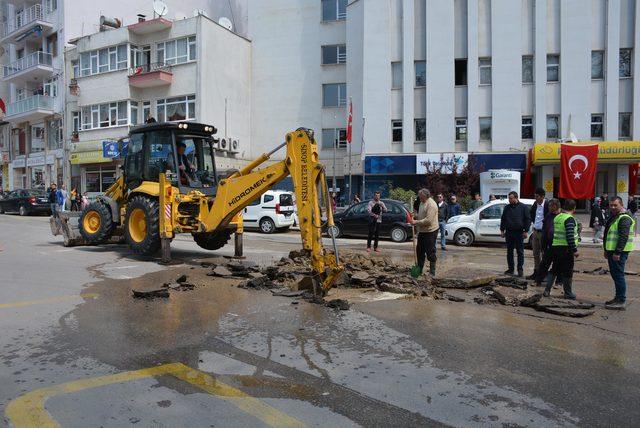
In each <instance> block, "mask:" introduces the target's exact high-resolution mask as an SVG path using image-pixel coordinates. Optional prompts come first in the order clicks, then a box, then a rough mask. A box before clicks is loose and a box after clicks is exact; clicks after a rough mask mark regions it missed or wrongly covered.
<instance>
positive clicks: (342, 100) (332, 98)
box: [322, 83, 347, 107]
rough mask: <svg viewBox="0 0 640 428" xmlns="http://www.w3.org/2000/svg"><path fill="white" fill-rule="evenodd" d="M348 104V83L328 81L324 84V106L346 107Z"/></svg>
mask: <svg viewBox="0 0 640 428" xmlns="http://www.w3.org/2000/svg"><path fill="white" fill-rule="evenodd" d="M346 105H347V84H346V83H328V84H325V85H322V107H344V106H346Z"/></svg>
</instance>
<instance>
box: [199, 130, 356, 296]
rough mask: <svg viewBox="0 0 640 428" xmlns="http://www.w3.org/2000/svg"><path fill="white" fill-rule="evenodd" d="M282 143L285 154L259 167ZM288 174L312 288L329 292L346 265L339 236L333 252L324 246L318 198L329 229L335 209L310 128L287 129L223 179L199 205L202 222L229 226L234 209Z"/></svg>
mask: <svg viewBox="0 0 640 428" xmlns="http://www.w3.org/2000/svg"><path fill="white" fill-rule="evenodd" d="M282 147H286V157H285V159H284V160H282V161H278V162H275V163H273V164H271V165H268V166H265V167H262V168H260V169H258V167H260V166H261V165H263V164H264V163H265V162H267V161H268V160H269V159H270V158H271V156H272V155H273V154H274V153H275V152H277V151H278V150H280V149H281V148H282ZM288 176H291V179H292V181H293V187H294V191H295V195H296V205H297V209H298V220H299V223H300V235H301V237H302V247H303V248H304V249H305V250H306V251H308V252H309V253H310V255H311V264H312V268H313V270H314V288H316V287H317V288H316V291H319V290H318V288H319V289H320V290H322V291H323V292H324V293H326V292H327V291H328V290H329V289H330V288H331V287H332V286H333V285H334V283H335V282H336V279H337V278H338V276H339V275H340V274H341V273H342V272H343V270H344V268H343V267H342V266H341V265H340V263H339V255H338V248H337V245H336V243H335V239H334V238H332V239H333V247H334V248H333V250H334V251H333V253H330V252H328V251H326V250H325V249H324V247H323V245H322V210H321V204H320V202H321V201H323V202H324V204H323V205H324V207H325V208H326V217H327V219H326V221H327V226H328V230H331V229H332V226H333V212H332V205H331V203H330V201H329V191H328V188H327V180H326V176H325V170H324V166H323V165H322V164H321V163H320V161H319V155H318V146H317V144H316V142H315V140H314V138H313V131H311V130H308V129H304V128H300V129H298V130H296V131H294V132H290V133H288V134H287V136H286V140H285V142H284V143H282V144H281V145H280V146H278V147H277V148H275V149H274V150H272V151H271V152H270V153H267V154H263V155H262V156H260V157H259V158H258V159H256V160H254V161H253V162H251V163H250V164H249V165H247V166H246V167H244V168H243V169H242V170H240V171H238V172H236V173H234V174H233V175H231V176H229V177H228V178H226V179H224V180H222V181H220V183H219V184H218V191H217V195H216V198H215V200H214V202H213V204H212V205H211V206H210V207H208V206H202V207H201V214H203V213H202V210H204V211H205V212H206V214H205V215H201V218H203V219H204V220H203V221H202V222H201V224H200V231H201V232H203V233H212V232H216V231H218V230H220V229H221V228H225V227H226V226H227V225H228V224H229V223H230V222H231V219H232V218H233V217H234V216H235V215H237V214H238V213H240V212H241V211H242V210H244V208H245V207H246V206H248V205H249V204H250V203H251V202H252V201H254V200H256V199H257V198H259V197H260V196H261V195H262V194H263V193H264V192H266V191H267V190H269V189H270V188H271V187H272V186H274V185H275V184H276V183H278V182H280V181H282V180H284V179H285V178H286V177H288Z"/></svg>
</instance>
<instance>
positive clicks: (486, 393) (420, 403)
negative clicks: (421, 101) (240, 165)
mask: <svg viewBox="0 0 640 428" xmlns="http://www.w3.org/2000/svg"><path fill="white" fill-rule="evenodd" d="M353 245H354V242H353V241H341V246H343V247H349V246H353ZM298 246H299V244H298V238H297V236H296V235H295V234H286V235H275V236H264V235H251V234H249V235H247V236H246V239H245V253H246V255H247V257H248V259H250V260H255V261H258V262H260V263H268V262H269V261H270V260H273V259H277V258H279V257H281V256H282V255H284V254H286V253H287V252H288V251H289V250H291V249H296V248H298ZM173 248H174V252H173V254H174V258H176V259H177V260H178V261H182V262H183V263H182V264H179V265H177V266H172V267H170V268H166V267H162V266H160V265H158V264H156V263H155V262H153V261H148V260H142V259H138V258H135V257H131V256H130V255H129V254H128V253H127V251H126V249H125V248H124V247H121V246H108V247H102V248H93V247H82V248H71V249H66V248H64V247H63V246H62V245H61V239H60V238H56V237H52V236H51V235H50V233H49V228H48V223H47V219H46V218H43V217H27V218H22V217H16V216H6V215H5V216H0V275H1V277H0V278H1V280H0V283H1V284H2V286H1V287H0V329H1V331H2V332H3V333H2V334H1V335H0V362H1V364H0V413H2V414H3V419H1V420H2V421H3V422H4V423H5V424H11V423H13V424H14V425H16V426H20V425H21V424H26V426H35V425H41V424H43V423H46V422H54V421H55V422H56V423H58V424H60V425H61V426H78V427H80V426H82V427H86V426H124V425H131V424H136V426H230V425H233V426H236V425H240V424H242V425H246V426H265V425H270V426H303V425H308V426H354V425H365V426H391V425H393V426H418V425H420V426H425V425H429V426H431V425H440V424H443V425H455V426H468V425H472V424H474V425H475V424H479V425H488V426H498V425H512V426H518V425H519V426H533V425H535V426H571V425H577V426H605V425H607V426H611V425H626V426H632V425H638V424H639V423H640V406H638V404H637V402H638V397H640V352H639V351H640V345H639V344H640V340H639V339H640V332H639V330H638V326H639V325H640V324H639V321H640V310H639V309H638V307H639V306H638V305H637V303H636V302H637V298H638V284H639V282H640V281H638V278H637V277H631V279H630V282H629V284H630V293H629V294H630V297H631V299H630V304H629V307H628V310H627V311H626V312H623V313H611V312H605V311H604V310H602V309H601V308H598V310H597V312H596V314H595V315H594V316H592V317H590V318H588V319H582V320H569V319H561V318H558V317H554V316H551V315H550V316H542V315H540V313H536V312H532V311H530V310H525V309H518V308H506V307H500V306H481V305H476V304H474V303H471V302H465V303H453V302H449V301H431V300H426V299H420V300H406V299H403V300H383V301H370V302H365V300H367V299H366V298H363V299H360V300H357V301H358V303H356V305H355V306H354V307H353V309H352V310H350V311H346V312H336V311H334V310H331V309H328V308H324V307H321V306H317V305H312V304H308V303H304V302H301V303H299V304H297V305H294V304H292V300H291V299H287V298H282V297H273V296H271V294H270V293H268V292H263V291H247V290H242V289H238V288H236V287H235V286H234V284H236V282H234V281H232V280H223V279H216V280H213V279H212V278H211V277H208V276H206V275H205V274H206V270H205V269H203V268H201V267H200V263H201V262H203V261H206V260H207V259H208V258H209V257H211V256H212V253H210V252H205V251H201V250H200V249H198V247H196V246H195V244H193V243H192V242H190V241H189V240H188V239H187V238H186V237H180V238H178V239H176V240H175V241H174V244H173ZM383 248H384V251H385V253H386V254H387V255H393V256H394V257H398V258H408V257H410V251H411V250H410V248H411V246H410V244H404V245H392V244H385V245H384V246H383ZM231 252H232V248H231V247H229V248H225V249H223V251H221V252H217V253H216V254H219V255H220V254H227V255H230V254H231ZM501 252H502V250H501V249H500V248H498V247H490V248H473V249H459V248H452V249H450V251H449V252H447V254H446V255H444V257H443V259H442V262H443V265H444V266H445V267H448V268H460V267H461V266H462V267H464V268H473V267H476V266H478V267H479V266H482V267H484V268H487V267H489V268H492V269H495V270H503V269H504V267H503V266H502V265H501V263H503V260H502V253H501ZM581 263H582V264H583V265H584V266H585V267H586V266H592V265H593V266H595V265H596V264H599V263H601V261H599V259H598V258H597V250H596V249H593V250H585V258H584V260H583V261H581ZM629 269H631V270H636V271H637V270H638V260H636V259H635V258H632V262H631V264H630V266H629ZM183 273H184V274H187V275H189V280H190V282H193V283H194V284H196V288H195V289H194V290H190V291H177V292H172V293H171V297H170V298H169V299H158V300H153V301H147V300H134V299H132V298H131V288H137V287H149V286H153V285H157V284H161V283H163V282H167V281H170V280H172V279H175V278H177V277H178V276H179V275H180V274H183ZM576 282H577V283H578V284H579V285H577V286H576V288H577V291H578V293H579V295H580V296H581V297H583V298H585V299H587V300H592V301H594V302H601V301H604V300H606V299H608V298H609V297H610V296H609V294H610V293H611V288H612V287H611V284H610V280H609V278H608V277H606V276H603V277H598V276H586V275H585V276H579V277H578V278H576ZM369 300H374V299H369Z"/></svg>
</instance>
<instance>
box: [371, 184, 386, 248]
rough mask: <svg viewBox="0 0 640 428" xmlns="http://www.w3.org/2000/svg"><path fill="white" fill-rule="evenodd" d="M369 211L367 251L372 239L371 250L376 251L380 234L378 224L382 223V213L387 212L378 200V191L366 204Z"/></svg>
mask: <svg viewBox="0 0 640 428" xmlns="http://www.w3.org/2000/svg"><path fill="white" fill-rule="evenodd" d="M367 211H368V212H369V235H368V236H367V252H368V253H370V252H371V240H372V239H373V251H375V252H376V253H377V252H378V239H379V236H380V224H381V223H382V213H386V212H387V207H386V205H385V204H384V202H382V201H381V200H380V192H376V193H374V194H373V200H371V201H369V205H368V206H367Z"/></svg>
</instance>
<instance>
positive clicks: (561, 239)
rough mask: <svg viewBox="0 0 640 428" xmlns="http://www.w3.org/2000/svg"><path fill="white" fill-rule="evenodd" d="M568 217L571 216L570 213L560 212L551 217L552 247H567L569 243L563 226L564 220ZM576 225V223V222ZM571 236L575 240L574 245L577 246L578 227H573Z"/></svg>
mask: <svg viewBox="0 0 640 428" xmlns="http://www.w3.org/2000/svg"><path fill="white" fill-rule="evenodd" d="M568 218H573V216H572V215H571V214H567V213H560V214H558V215H557V216H555V218H554V219H553V242H552V243H551V246H552V247H568V246H569V243H568V242H567V229H566V227H564V222H565V221H567V219H568ZM576 226H577V224H576ZM573 232H574V234H573V237H574V239H575V242H576V247H577V246H578V228H577V227H576V228H575V229H574V231H573Z"/></svg>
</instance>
